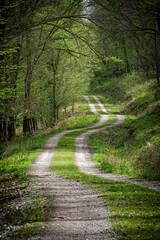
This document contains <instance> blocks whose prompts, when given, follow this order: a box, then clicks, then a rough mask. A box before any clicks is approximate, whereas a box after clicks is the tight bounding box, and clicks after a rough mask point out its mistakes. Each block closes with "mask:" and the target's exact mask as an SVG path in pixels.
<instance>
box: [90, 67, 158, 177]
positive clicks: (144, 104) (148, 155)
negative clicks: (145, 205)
mask: <svg viewBox="0 0 160 240" xmlns="http://www.w3.org/2000/svg"><path fill="white" fill-rule="evenodd" d="M94 93H101V95H99V97H100V100H101V101H102V102H103V103H104V105H105V106H106V108H107V109H108V110H109V111H111V112H112V113H115V114H117V113H118V114H125V116H126V122H125V123H124V124H123V125H121V126H120V127H119V128H115V129H107V130H106V131H104V132H103V133H97V134H96V135H94V136H91V137H90V142H91V145H92V146H93V147H94V148H97V152H96V153H95V154H94V160H95V161H96V163H97V164H98V166H99V167H101V169H103V170H104V171H105V172H113V173H116V174H124V175H127V176H132V177H138V178H145V179H149V180H160V100H159V90H158V89H157V87H156V80H154V79H150V80H146V79H145V78H144V77H143V75H142V74H140V73H135V72H134V73H132V74H128V75H125V76H123V77H121V78H119V79H112V80H110V81H106V82H105V83H104V84H103V86H97V87H96V90H95V91H94ZM126 114H128V115H126Z"/></svg>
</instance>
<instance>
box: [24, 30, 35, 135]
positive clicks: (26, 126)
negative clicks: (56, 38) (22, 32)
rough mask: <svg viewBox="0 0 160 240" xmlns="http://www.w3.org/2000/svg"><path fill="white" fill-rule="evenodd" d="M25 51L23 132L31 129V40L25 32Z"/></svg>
mask: <svg viewBox="0 0 160 240" xmlns="http://www.w3.org/2000/svg"><path fill="white" fill-rule="evenodd" d="M26 51H27V73H26V77H25V79H24V83H25V103H24V105H25V106H24V107H25V110H26V111H27V114H26V115H25V116H24V119H23V132H24V133H27V132H29V133H30V132H31V131H32V124H31V119H30V91H31V80H32V73H33V68H32V60H31V40H30V33H27V34H26Z"/></svg>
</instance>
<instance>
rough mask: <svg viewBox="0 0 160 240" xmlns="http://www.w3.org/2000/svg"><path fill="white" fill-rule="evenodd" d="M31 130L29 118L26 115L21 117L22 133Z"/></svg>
mask: <svg viewBox="0 0 160 240" xmlns="http://www.w3.org/2000/svg"><path fill="white" fill-rule="evenodd" d="M31 132H32V125H31V119H30V118H28V117H27V116H24V118H23V133H24V134H26V133H31Z"/></svg>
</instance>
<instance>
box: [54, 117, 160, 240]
mask: <svg viewBox="0 0 160 240" xmlns="http://www.w3.org/2000/svg"><path fill="white" fill-rule="evenodd" d="M110 121H113V120H111V119H110ZM108 123H110V124H111V122H108ZM84 131H87V130H81V131H77V132H73V133H70V134H67V135H65V136H64V137H62V138H61V139H60V141H59V143H58V149H57V153H56V155H55V157H54V161H53V166H52V169H53V171H54V172H55V173H57V174H59V175H61V176H63V177H65V178H67V179H71V180H74V181H77V182H80V183H86V184H88V185H89V187H91V188H93V189H95V190H97V191H98V192H99V194H100V196H101V197H103V199H104V201H105V202H106V203H107V206H108V209H109V211H110V219H111V221H112V223H113V226H114V228H115V231H116V233H117V235H118V239H120V240H121V239H123V240H135V239H138V240H144V239H148V240H149V239H150V240H151V239H153V240H158V239H160V196H159V194H157V193H155V192H154V191H151V190H149V189H147V188H144V187H139V186H136V185H134V184H130V183H123V182H115V181H110V180H105V179H102V178H99V177H96V176H91V175H87V174H83V173H81V172H80V171H79V169H78V167H77V166H76V165H75V138H76V137H77V136H78V135H79V134H80V133H82V132H84Z"/></svg>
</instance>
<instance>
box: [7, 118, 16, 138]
mask: <svg viewBox="0 0 160 240" xmlns="http://www.w3.org/2000/svg"><path fill="white" fill-rule="evenodd" d="M15 136H16V121H15V117H10V118H9V121H8V140H9V141H11V140H12V139H13V138H15Z"/></svg>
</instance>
